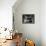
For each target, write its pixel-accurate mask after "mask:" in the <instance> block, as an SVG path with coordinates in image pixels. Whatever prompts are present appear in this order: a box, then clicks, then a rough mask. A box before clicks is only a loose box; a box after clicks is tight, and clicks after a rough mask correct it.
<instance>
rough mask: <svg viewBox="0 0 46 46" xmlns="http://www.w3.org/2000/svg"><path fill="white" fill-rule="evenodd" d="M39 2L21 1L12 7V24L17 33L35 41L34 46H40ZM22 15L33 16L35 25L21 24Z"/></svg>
mask: <svg viewBox="0 0 46 46" xmlns="http://www.w3.org/2000/svg"><path fill="white" fill-rule="evenodd" d="M40 2H41V1H40V0H22V2H21V0H20V1H18V2H17V3H15V5H14V6H13V14H14V20H15V22H14V24H15V29H17V30H18V32H22V33H23V34H24V38H28V39H32V40H34V41H35V43H36V46H41V34H40V33H41V28H40V8H41V6H40V5H41V4H40ZM23 14H35V24H22V15H23Z"/></svg>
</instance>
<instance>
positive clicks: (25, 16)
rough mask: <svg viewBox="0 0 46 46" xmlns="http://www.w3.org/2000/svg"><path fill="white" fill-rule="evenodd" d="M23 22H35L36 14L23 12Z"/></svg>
mask: <svg viewBox="0 0 46 46" xmlns="http://www.w3.org/2000/svg"><path fill="white" fill-rule="evenodd" d="M22 23H23V24H29V23H30V24H34V23H35V16H34V14H23V15H22Z"/></svg>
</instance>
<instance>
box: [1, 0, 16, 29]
mask: <svg viewBox="0 0 46 46" xmlns="http://www.w3.org/2000/svg"><path fill="white" fill-rule="evenodd" d="M15 2H16V0H0V27H7V28H9V29H11V28H12V6H13V4H14V3H15Z"/></svg>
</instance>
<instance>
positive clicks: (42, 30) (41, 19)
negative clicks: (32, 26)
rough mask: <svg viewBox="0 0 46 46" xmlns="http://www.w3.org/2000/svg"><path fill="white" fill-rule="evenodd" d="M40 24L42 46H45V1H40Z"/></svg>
mask: <svg viewBox="0 0 46 46" xmlns="http://www.w3.org/2000/svg"><path fill="white" fill-rule="evenodd" d="M40 23H41V41H42V46H46V0H42V1H41V16H40Z"/></svg>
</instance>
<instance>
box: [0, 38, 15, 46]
mask: <svg viewBox="0 0 46 46" xmlns="http://www.w3.org/2000/svg"><path fill="white" fill-rule="evenodd" d="M0 46H16V45H15V39H13V40H6V42H4V43H2V44H1V45H0Z"/></svg>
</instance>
